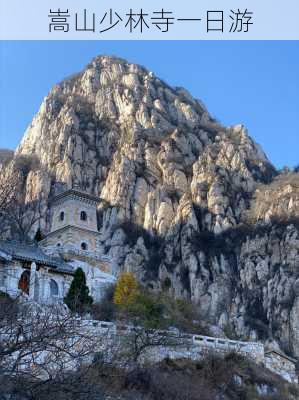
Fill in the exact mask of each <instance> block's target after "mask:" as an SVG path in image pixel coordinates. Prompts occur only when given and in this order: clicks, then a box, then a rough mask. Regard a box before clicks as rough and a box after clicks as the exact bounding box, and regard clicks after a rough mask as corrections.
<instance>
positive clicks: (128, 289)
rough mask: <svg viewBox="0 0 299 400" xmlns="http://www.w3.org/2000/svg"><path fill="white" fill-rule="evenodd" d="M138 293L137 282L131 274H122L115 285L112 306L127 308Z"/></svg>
mask: <svg viewBox="0 0 299 400" xmlns="http://www.w3.org/2000/svg"><path fill="white" fill-rule="evenodd" d="M138 293H139V287H138V282H137V280H136V278H135V276H134V274H133V273H132V272H122V273H121V274H120V275H119V278H118V281H117V283H116V288H115V291H114V295H113V301H114V304H116V305H117V306H120V307H123V308H127V307H128V306H129V305H130V304H132V303H133V302H134V301H135V300H136V297H137V295H138Z"/></svg>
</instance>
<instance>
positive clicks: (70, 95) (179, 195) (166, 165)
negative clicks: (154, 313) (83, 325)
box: [16, 56, 299, 356]
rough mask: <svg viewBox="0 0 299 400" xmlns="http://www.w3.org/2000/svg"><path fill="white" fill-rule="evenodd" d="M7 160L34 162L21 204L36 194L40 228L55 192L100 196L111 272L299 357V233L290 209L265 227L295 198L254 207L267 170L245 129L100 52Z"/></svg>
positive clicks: (49, 102)
mask: <svg viewBox="0 0 299 400" xmlns="http://www.w3.org/2000/svg"><path fill="white" fill-rule="evenodd" d="M182 73H184V72H182ZM185 73H188V71H185ZM16 155H17V156H18V155H30V156H32V155H34V156H36V158H37V159H38V161H39V164H38V165H35V167H34V169H32V170H30V171H29V173H28V174H27V177H26V181H25V183H24V184H25V189H24V190H25V195H26V199H27V200H28V201H30V199H32V198H34V197H35V196H37V194H38V193H42V196H43V198H44V203H43V205H44V206H43V207H44V208H43V210H42V222H41V227H42V229H43V230H44V232H47V231H48V229H49V222H48V221H49V216H48V211H47V210H48V205H47V202H48V199H49V197H51V195H53V194H54V193H55V191H56V189H57V187H60V185H63V187H64V188H71V187H80V188H81V189H82V190H85V191H87V192H88V193H90V194H93V195H96V196H98V197H100V198H101V199H102V202H101V204H100V206H99V209H98V222H99V229H100V233H101V245H102V248H103V251H104V252H105V253H106V254H107V255H108V256H109V257H112V258H113V260H114V261H115V262H116V264H117V265H118V268H119V270H122V269H126V270H131V271H133V272H134V273H135V274H136V275H137V276H138V278H139V279H140V280H141V281H142V282H143V283H144V284H146V285H149V286H150V287H152V288H154V289H157V290H164V291H167V292H169V293H172V294H173V295H174V296H176V297H184V298H189V299H192V300H193V301H194V302H196V303H197V304H198V307H199V308H200V310H201V312H202V315H203V318H205V319H207V320H209V321H210V323H211V324H214V325H218V326H219V327H221V328H222V329H223V330H224V331H226V330H227V329H228V327H229V329H230V330H231V331H233V332H234V333H235V334H237V335H239V336H240V337H242V338H261V339H265V340H266V339H271V340H275V341H277V342H279V343H280V345H281V346H282V347H283V349H285V350H288V351H289V352H291V353H293V354H295V355H297V356H299V314H298V310H299V300H298V296H299V291H298V282H297V281H298V268H299V261H298V251H299V236H298V225H296V223H295V221H292V223H291V222H290V223H289V221H288V211H287V212H286V213H285V212H284V222H283V223H282V222H281V221H279V222H278V221H275V222H274V221H272V220H271V218H272V216H275V215H279V212H280V211H279V210H280V208H282V207H283V210H284V211H285V210H293V211H292V217H296V215H298V214H297V211H296V210H298V209H297V208H296V207H297V205H298V204H297V203H298V198H297V197H296V195H294V196H293V197H292V196H290V190H287V188H285V187H284V184H282V185H280V186H279V189H278V190H276V193H277V194H278V197H276V200H275V201H274V198H273V201H272V196H270V197H269V196H268V195H267V193H266V195H265V196H266V197H267V196H268V197H267V199H268V203H269V204H267V203H265V202H263V204H262V211H261V212H260V213H259V212H258V210H259V207H256V203H255V204H254V207H253V200H252V199H253V197H255V195H256V193H257V192H256V190H267V188H271V185H272V184H271V181H272V179H273V177H274V175H275V174H276V171H275V169H274V167H273V166H272V165H271V163H270V162H269V161H268V159H267V157H266V156H265V154H264V153H263V151H262V150H261V149H260V147H259V146H258V145H257V144H256V143H255V142H254V141H253V140H252V139H251V138H250V136H249V135H248V133H247V131H246V129H245V127H244V126H242V125H237V126H232V127H224V126H222V125H221V124H219V123H218V122H217V121H216V120H215V119H214V118H212V116H211V115H210V114H209V112H208V111H207V109H206V108H205V106H204V105H203V104H202V102H201V101H199V100H197V99H195V98H193V97H192V95H191V94H189V93H188V92H187V91H186V90H185V89H182V88H173V87H170V86H169V85H167V84H166V83H165V82H163V81H162V80H160V79H159V78H157V77H156V76H155V75H154V74H153V73H152V72H149V71H147V70H146V69H145V68H143V67H141V66H138V65H135V64H130V63H128V62H126V61H124V60H121V59H118V58H114V57H106V56H103V57H97V58H95V59H94V60H93V61H92V62H91V63H90V64H89V65H88V66H87V67H86V68H85V70H84V71H82V72H81V73H79V74H77V75H74V76H72V77H70V78H68V79H66V80H64V81H63V82H61V83H59V84H57V85H56V86H55V87H53V89H52V90H51V92H50V93H49V95H48V96H47V97H46V98H45V99H44V101H43V103H42V105H41V107H40V110H39V112H38V113H37V115H36V116H35V118H34V119H33V121H32V123H31V125H30V126H29V127H28V130H27V131H26V133H25V135H24V138H23V140H22V142H21V144H20V146H19V148H18V149H17V151H16ZM295 175H296V174H295ZM294 179H295V181H296V179H297V182H298V177H297V175H296V176H295V178H294ZM261 188H262V189H261ZM265 188H266V189H265ZM285 196H289V197H288V199H287V200H284V199H285ZM291 197H292V199H291ZM263 198H264V197H263ZM277 198H278V199H279V200H277ZM279 204H282V206H281V207H279ZM251 205H252V208H251ZM258 206H259V204H258ZM253 208H254V209H253ZM249 209H250V211H248V210H249ZM247 214H250V225H248V226H246V227H244V225H243V224H242V221H243V220H244V218H247ZM257 221H259V222H258V224H257ZM271 221H272V222H271Z"/></svg>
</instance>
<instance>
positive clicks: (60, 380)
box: [0, 298, 99, 400]
mask: <svg viewBox="0 0 299 400" xmlns="http://www.w3.org/2000/svg"><path fill="white" fill-rule="evenodd" d="M97 340H99V339H97ZM95 348H96V345H95V340H94V337H93V335H92V334H91V331H89V330H87V329H82V324H81V322H80V320H78V319H77V318H75V317H74V316H73V315H71V314H69V313H68V312H65V311H64V312H63V308H62V307H61V306H60V307H58V306H57V307H51V308H46V307H42V308H41V307H40V306H37V305H35V306H34V307H33V306H32V305H30V304H27V305H26V304H19V303H18V302H17V301H14V300H11V299H9V298H4V299H2V300H1V304H0V399H1V400H2V399H7V398H9V397H8V395H10V396H12V395H14V396H15V398H16V399H28V400H37V399H38V400H41V399H43V398H44V399H52V398H53V399H54V398H55V399H56V400H57V399H59V396H60V395H61V393H63V392H64V391H68V392H69V393H70V394H71V393H73V396H74V398H76V399H77V398H78V399H85V398H86V399H87V398H88V399H89V398H92V395H95V394H96V393H99V388H97V385H96V384H94V382H93V381H92V380H91V369H90V366H91V365H92V364H91V362H90V361H91V359H92V357H93V355H94V353H95ZM55 394H56V395H55ZM68 398H70V399H72V398H73V397H71V395H70V396H69V397H68Z"/></svg>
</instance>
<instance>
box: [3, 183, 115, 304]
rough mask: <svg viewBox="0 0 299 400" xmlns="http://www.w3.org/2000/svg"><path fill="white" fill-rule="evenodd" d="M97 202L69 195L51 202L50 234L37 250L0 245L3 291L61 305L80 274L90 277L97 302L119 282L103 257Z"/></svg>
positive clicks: (81, 195) (14, 244)
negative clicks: (71, 284)
mask: <svg viewBox="0 0 299 400" xmlns="http://www.w3.org/2000/svg"><path fill="white" fill-rule="evenodd" d="M99 201H100V200H99V199H98V198H97V197H95V196H91V195H89V194H87V193H85V192H82V191H79V190H74V189H71V190H67V191H65V192H62V193H60V194H58V195H57V196H55V197H54V198H53V199H52V200H51V202H50V215H51V229H50V232H49V233H48V235H47V236H46V237H45V238H44V239H43V240H42V241H41V242H39V243H38V245H37V244H34V245H33V244H32V245H29V244H24V243H19V242H14V241H0V290H1V291H2V292H6V293H8V294H9V295H11V296H13V297H16V296H19V295H22V296H24V297H25V298H27V299H29V300H30V299H31V300H34V301H37V302H39V303H47V304H52V303H57V302H59V301H63V298H64V297H65V295H66V293H67V291H68V288H69V286H70V283H71V281H72V277H73V274H74V272H75V270H76V268H78V267H81V268H82V269H83V270H84V272H85V274H86V281H87V285H88V286H89V290H90V294H91V296H92V297H93V298H94V300H95V301H98V300H100V299H101V297H102V296H103V293H104V292H105V289H106V287H107V286H109V285H111V284H112V283H113V282H114V281H115V276H114V273H115V271H114V268H113V262H112V260H110V259H109V258H108V257H107V256H104V255H103V254H102V252H101V247H100V242H99V237H100V233H99V231H98V226H97V204H98V203H99Z"/></svg>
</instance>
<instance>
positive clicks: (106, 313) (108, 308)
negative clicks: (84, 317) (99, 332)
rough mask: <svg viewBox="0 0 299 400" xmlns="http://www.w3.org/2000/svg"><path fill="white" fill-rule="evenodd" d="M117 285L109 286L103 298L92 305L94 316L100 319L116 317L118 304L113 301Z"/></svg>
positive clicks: (106, 319)
mask: <svg viewBox="0 0 299 400" xmlns="http://www.w3.org/2000/svg"><path fill="white" fill-rule="evenodd" d="M114 290H115V286H114V285H111V286H109V287H108V288H107V289H106V291H105V294H104V296H103V298H102V300H101V301H100V302H99V303H95V304H93V305H92V309H91V312H92V316H93V318H94V319H96V320H98V321H109V322H111V321H113V320H114V319H115V318H116V311H117V306H116V305H115V304H114V302H113V295H114Z"/></svg>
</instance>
